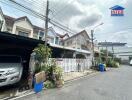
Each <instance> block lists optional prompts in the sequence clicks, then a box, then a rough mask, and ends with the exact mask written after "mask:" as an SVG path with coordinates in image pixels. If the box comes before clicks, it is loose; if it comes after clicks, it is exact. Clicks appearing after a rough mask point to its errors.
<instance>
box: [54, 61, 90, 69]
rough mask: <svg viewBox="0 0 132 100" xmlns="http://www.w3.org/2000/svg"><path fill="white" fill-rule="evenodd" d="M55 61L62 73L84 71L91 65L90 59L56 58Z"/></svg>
mask: <svg viewBox="0 0 132 100" xmlns="http://www.w3.org/2000/svg"><path fill="white" fill-rule="evenodd" d="M51 59H52V58H51ZM55 60H56V63H57V65H59V66H60V67H62V68H63V70H64V72H75V71H84V70H87V69H89V68H90V67H91V65H92V63H91V59H72V58H56V59H55Z"/></svg>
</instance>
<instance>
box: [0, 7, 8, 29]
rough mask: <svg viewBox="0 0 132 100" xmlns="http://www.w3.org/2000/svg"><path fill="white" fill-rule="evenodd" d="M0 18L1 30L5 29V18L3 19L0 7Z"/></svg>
mask: <svg viewBox="0 0 132 100" xmlns="http://www.w3.org/2000/svg"><path fill="white" fill-rule="evenodd" d="M0 20H1V21H3V25H2V28H1V31H7V28H6V23H5V19H4V16H3V13H2V11H1V9H0Z"/></svg>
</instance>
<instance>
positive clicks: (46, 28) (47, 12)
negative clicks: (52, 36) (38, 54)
mask: <svg viewBox="0 0 132 100" xmlns="http://www.w3.org/2000/svg"><path fill="white" fill-rule="evenodd" d="M48 15H49V0H47V6H46V20H45V48H46V54H47V34H48V21H49V18H48ZM46 58H47V55H46Z"/></svg>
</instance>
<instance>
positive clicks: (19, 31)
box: [0, 10, 91, 51]
mask: <svg viewBox="0 0 132 100" xmlns="http://www.w3.org/2000/svg"><path fill="white" fill-rule="evenodd" d="M0 27H1V31H7V32H10V33H12V34H16V35H21V36H25V37H29V38H35V39H42V38H43V36H44V31H45V30H44V29H43V28H41V27H38V26H36V25H33V24H32V23H31V21H30V20H29V19H28V17H27V16H23V17H19V18H13V17H10V16H7V15H4V14H3V12H2V10H0ZM47 38H48V42H49V43H51V44H57V45H61V46H65V47H70V48H75V49H82V50H88V51H90V50H91V42H90V37H89V35H88V33H87V32H86V31H85V30H83V31H81V32H79V33H77V34H75V35H73V36H71V37H69V35H68V34H67V33H66V34H64V35H62V34H59V33H56V32H55V30H54V29H53V28H52V27H50V28H49V29H48V37H47Z"/></svg>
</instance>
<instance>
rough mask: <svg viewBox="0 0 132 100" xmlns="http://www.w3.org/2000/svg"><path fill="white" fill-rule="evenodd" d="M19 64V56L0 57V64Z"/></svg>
mask: <svg viewBox="0 0 132 100" xmlns="http://www.w3.org/2000/svg"><path fill="white" fill-rule="evenodd" d="M18 62H21V58H20V57H19V56H3V55H2V56H0V63H18Z"/></svg>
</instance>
